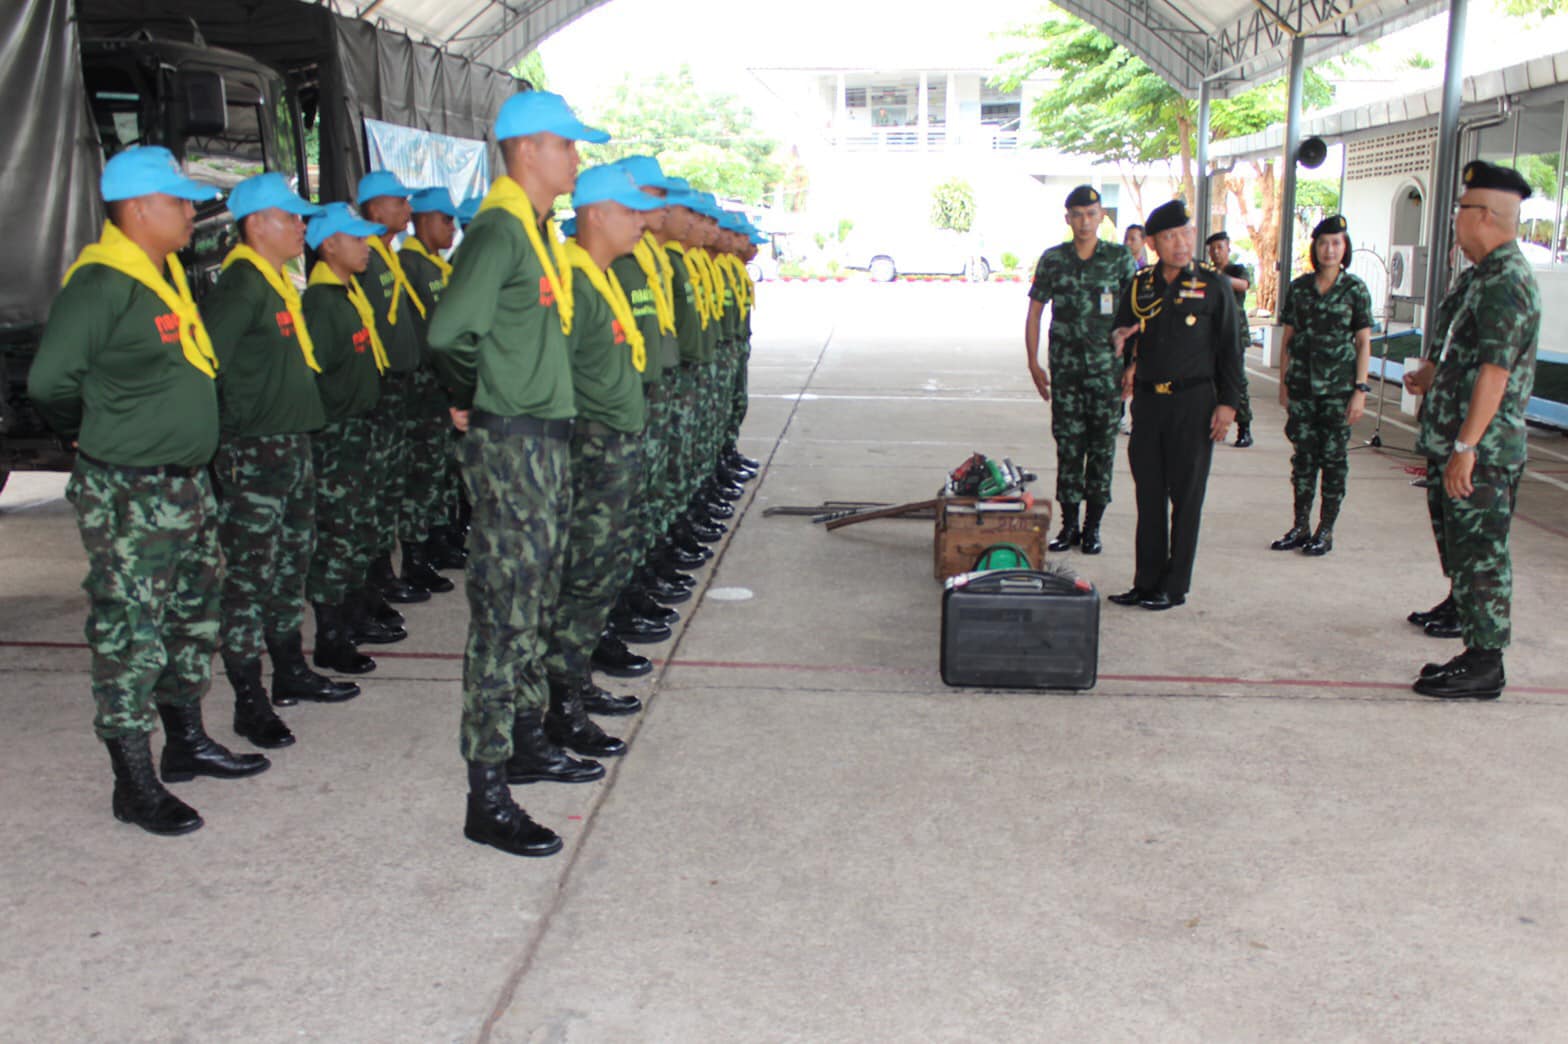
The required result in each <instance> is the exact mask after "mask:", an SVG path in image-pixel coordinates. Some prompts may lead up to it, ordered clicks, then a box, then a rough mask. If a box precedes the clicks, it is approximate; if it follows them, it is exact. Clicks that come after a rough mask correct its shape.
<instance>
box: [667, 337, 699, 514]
mask: <svg viewBox="0 0 1568 1044" xmlns="http://www.w3.org/2000/svg"><path fill="white" fill-rule="evenodd" d="M701 369H702V364H701V363H681V365H680V368H679V369H677V370H676V371H675V380H674V382H673V386H672V388H671V396H670V421H671V425H670V426H671V438H672V445H673V449H674V453H673V455H672V456H671V458H670V470H671V473H672V474H671V483H672V492H673V495H674V501H675V503H676V504H677V505H678V506H677V509H676V510H678V511H679V510H684V509H685V507H686V504H687V502H688V501H690V500H691V498H692V494H694V493H696V492H697V484H698V478H697V460H698V458H699V456H700V454H699V452H698V449H697V440H698V438H699V429H698V421H697V419H698V413H699V411H698V406H697V396H698V374H699V373H700V372H701Z"/></svg>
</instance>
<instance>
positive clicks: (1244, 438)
mask: <svg viewBox="0 0 1568 1044" xmlns="http://www.w3.org/2000/svg"><path fill="white" fill-rule="evenodd" d="M1250 445H1252V425H1250V424H1238V425H1236V448H1237V449H1246V448H1247V447H1248V446H1250Z"/></svg>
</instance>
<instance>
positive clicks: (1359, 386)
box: [1356, 381, 1372, 395]
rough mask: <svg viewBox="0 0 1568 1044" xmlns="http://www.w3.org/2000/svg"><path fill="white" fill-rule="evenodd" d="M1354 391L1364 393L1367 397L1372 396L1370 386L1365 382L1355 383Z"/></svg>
mask: <svg viewBox="0 0 1568 1044" xmlns="http://www.w3.org/2000/svg"><path fill="white" fill-rule="evenodd" d="M1356 391H1358V392H1366V393H1367V394H1368V395H1371V394H1372V385H1370V384H1368V383H1367V382H1366V381H1357V382H1356Z"/></svg>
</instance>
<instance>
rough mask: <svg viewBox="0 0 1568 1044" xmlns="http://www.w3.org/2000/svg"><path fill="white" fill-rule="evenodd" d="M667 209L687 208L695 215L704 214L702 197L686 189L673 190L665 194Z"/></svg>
mask: <svg viewBox="0 0 1568 1044" xmlns="http://www.w3.org/2000/svg"><path fill="white" fill-rule="evenodd" d="M664 205H665V206H667V207H685V208H686V209H687V210H689V211H691V212H692V213H694V214H701V213H702V212H703V202H702V195H701V194H700V193H697V192H693V191H692V190H691V189H686V188H673V189H670V190H669V191H667V192H666V193H665V194H664Z"/></svg>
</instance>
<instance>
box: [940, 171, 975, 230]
mask: <svg viewBox="0 0 1568 1044" xmlns="http://www.w3.org/2000/svg"><path fill="white" fill-rule="evenodd" d="M931 224H933V225H935V226H936V227H937V228H950V229H952V230H953V231H954V232H968V231H969V230H970V229H971V228H973V227H974V224H975V190H974V188H973V187H971V186H970V184H969V182H967V181H965V180H964V179H963V178H948V179H947V180H946V181H944V182H942V183H941V184H939V185H937V186H936V187H935V188H933V189H932V190H931Z"/></svg>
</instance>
